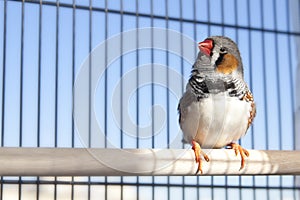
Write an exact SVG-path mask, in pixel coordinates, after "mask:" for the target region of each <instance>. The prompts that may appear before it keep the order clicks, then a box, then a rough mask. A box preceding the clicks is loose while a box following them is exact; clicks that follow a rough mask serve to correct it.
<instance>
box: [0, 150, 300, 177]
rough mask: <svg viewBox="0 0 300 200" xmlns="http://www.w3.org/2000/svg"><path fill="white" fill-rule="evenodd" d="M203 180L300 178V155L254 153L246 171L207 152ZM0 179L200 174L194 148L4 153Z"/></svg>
mask: <svg viewBox="0 0 300 200" xmlns="http://www.w3.org/2000/svg"><path fill="white" fill-rule="evenodd" d="M204 151H205V152H206V153H207V155H208V156H209V158H210V162H205V161H204V162H203V163H204V164H203V172H204V173H203V175H272V174H274V175H300V151H257V150H250V151H249V152H250V156H249V157H248V158H247V159H246V165H245V168H244V169H243V170H241V171H239V168H240V156H235V154H234V151H233V150H228V149H213V150H204ZM0 163H1V164H0V175H1V176H137V175H138V176H165V175H168V176H169V175H184V176H185V175H195V171H196V168H197V164H196V163H195V161H194V152H193V150H191V149H94V148H91V149H84V148H75V149H72V148H7V147H5V148H0Z"/></svg>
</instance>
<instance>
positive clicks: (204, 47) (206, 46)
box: [198, 39, 213, 56]
mask: <svg viewBox="0 0 300 200" xmlns="http://www.w3.org/2000/svg"><path fill="white" fill-rule="evenodd" d="M198 47H199V50H200V51H201V52H202V53H204V54H206V55H208V56H210V54H211V50H212V48H213V41H212V40H211V39H206V40H204V41H203V42H199V44H198Z"/></svg>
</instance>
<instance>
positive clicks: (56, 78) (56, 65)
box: [54, 0, 59, 199]
mask: <svg viewBox="0 0 300 200" xmlns="http://www.w3.org/2000/svg"><path fill="white" fill-rule="evenodd" d="M58 43H59V0H56V42H55V47H56V50H55V119H54V128H55V133H54V147H55V148H56V147H57V135H58V130H57V121H58V119H57V118H58V106H57V104H58V59H59V53H58V51H59V49H58ZM56 181H57V177H56V176H55V177H54V182H55V183H54V199H57V184H56Z"/></svg>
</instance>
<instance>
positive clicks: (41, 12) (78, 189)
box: [0, 0, 300, 200]
mask: <svg viewBox="0 0 300 200" xmlns="http://www.w3.org/2000/svg"><path fill="white" fill-rule="evenodd" d="M299 13H300V2H299V1H296V0H287V1H279V0H264V1H263V0H254V1H250V0H243V1H237V0H226V1H225V0H224V1H222V0H216V1H209V0H199V1H198V0H187V1H183V0H174V1H170V0H165V1H159V0H143V1H138V0H136V1H133V0H124V1H123V0H120V1H108V0H105V1H104V0H103V1H96V0H95V1H93V0H89V1H85V0H57V1H55V0H47V1H42V0H40V1H38V0H1V1H0V63H1V66H2V67H1V70H0V71H1V72H0V85H1V86H0V92H1V100H0V101H1V103H2V104H1V105H2V107H1V111H2V112H1V121H0V124H1V137H0V141H1V148H0V160H1V164H0V175H1V180H0V181H1V186H0V187H1V188H0V199H172V200H174V199H230V198H234V199H272V200H273V199H299V183H300V181H299V179H297V175H299V173H300V161H299V158H300V153H299V152H298V151H297V149H299V147H300V139H299V134H300V126H299V124H300V111H299V108H300V101H299V94H300V92H299V89H300V87H299V84H300V82H299V80H300V79H299V77H300V67H299V66H300V65H299V63H300V59H299V58H300V20H299V19H300V15H299ZM212 35H224V36H228V37H230V38H232V40H234V41H235V42H236V43H237V44H238V46H239V49H240V52H241V56H242V59H243V64H244V76H245V80H246V82H247V83H248V84H249V87H250V89H251V91H252V92H253V95H254V98H255V102H256V105H257V116H256V118H255V120H254V123H253V125H252V126H251V127H250V129H249V130H248V132H247V134H246V135H245V137H243V138H242V139H241V140H240V141H239V143H240V144H242V145H243V147H245V148H247V149H249V151H250V156H249V158H247V159H246V167H245V169H243V170H239V163H240V161H239V157H236V156H235V155H234V151H233V150H228V149H213V150H209V149H208V150H207V154H208V155H209V156H210V157H211V158H212V159H211V162H209V163H204V165H203V174H202V175H195V169H196V167H197V166H196V163H195V162H194V154H193V151H192V150H191V146H190V144H185V143H183V142H182V132H181V130H180V127H179V124H178V113H177V105H178V101H179V98H180V97H181V95H182V94H183V92H184V91H185V85H186V83H187V81H188V79H189V76H190V71H191V67H192V65H193V63H194V61H195V59H196V56H197V54H198V51H199V50H198V48H197V44H198V42H199V41H202V40H204V39H205V38H207V37H208V36H212Z"/></svg>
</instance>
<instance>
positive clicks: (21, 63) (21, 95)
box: [18, 0, 25, 199]
mask: <svg viewBox="0 0 300 200" xmlns="http://www.w3.org/2000/svg"><path fill="white" fill-rule="evenodd" d="M24 7H25V6H24V0H22V14H21V49H20V51H21V52H20V55H21V57H20V111H19V113H20V118H19V126H20V132H19V147H22V143H23V67H24V63H23V62H24V12H25V11H24V10H25V9H24ZM21 180H22V177H19V188H18V189H19V199H21V198H22V184H21Z"/></svg>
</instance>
